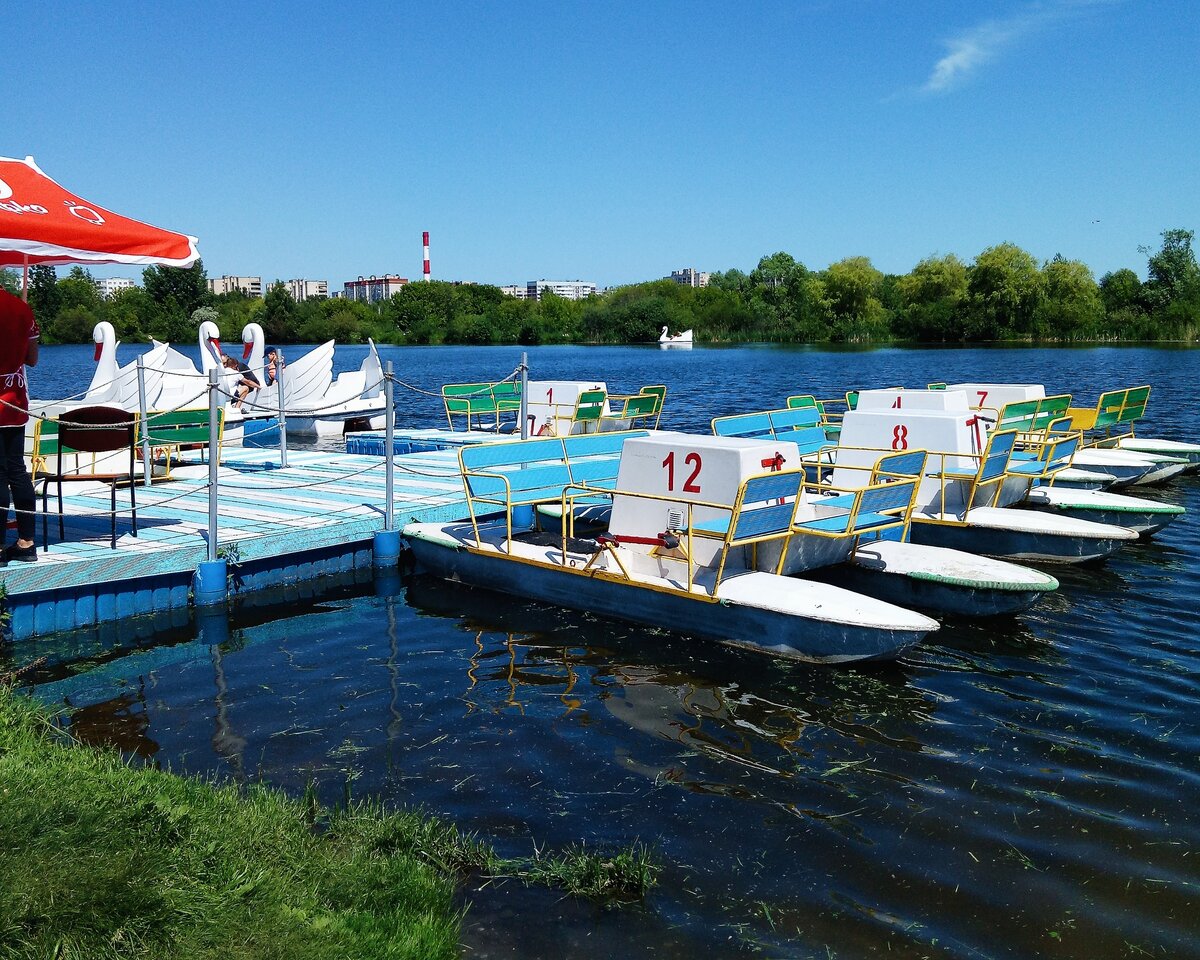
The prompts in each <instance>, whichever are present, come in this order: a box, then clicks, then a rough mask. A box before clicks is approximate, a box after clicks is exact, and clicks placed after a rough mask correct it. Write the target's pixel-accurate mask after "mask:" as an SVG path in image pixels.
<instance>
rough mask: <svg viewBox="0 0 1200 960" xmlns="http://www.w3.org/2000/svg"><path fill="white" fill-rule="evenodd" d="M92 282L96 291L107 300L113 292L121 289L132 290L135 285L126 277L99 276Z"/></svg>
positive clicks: (115, 292) (118, 291)
mask: <svg viewBox="0 0 1200 960" xmlns="http://www.w3.org/2000/svg"><path fill="white" fill-rule="evenodd" d="M92 282H93V283H94V284H96V292H97V293H99V294H100V296H102V297H103V298H104V299H105V300H108V299H109V298H110V297H112V296H113V295H114V294H117V293H120V292H121V291H122V290H132V289H133V288H134V287H136V286H137V284H136V283H134V282H133V281H132V280H130V279H129V278H128V277H100V278H98V279H95V280H93V281H92Z"/></svg>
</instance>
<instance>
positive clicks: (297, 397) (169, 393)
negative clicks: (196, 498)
mask: <svg viewBox="0 0 1200 960" xmlns="http://www.w3.org/2000/svg"><path fill="white" fill-rule="evenodd" d="M92 339H93V341H94V342H95V344H96V350H95V361H96V371H95V373H94V375H93V377H92V381H91V384H90V385H89V387H88V389H87V391H86V392H85V393H84V394H83V395H82V396H80V397H78V398H74V399H71V400H31V401H30V407H31V409H32V410H34V411H35V412H37V413H39V414H42V415H44V416H51V415H54V416H56V415H58V414H61V413H63V412H65V411H67V410H70V409H72V408H74V407H80V406H91V405H94V404H103V405H107V406H117V407H121V408H122V409H125V410H129V411H131V412H132V411H137V410H138V409H139V405H140V401H139V397H138V381H137V361H136V360H133V361H130V362H129V363H126V364H124V365H121V366H118V364H117V347H119V346H120V344H119V342H118V341H117V339H116V333H115V331H114V329H113V326H112V324H110V323H109V322H108V321H101V322H100V323H98V324H96V326H95V328H94V329H93V331H92ZM263 342H264V338H263V330H262V327H261V326H260V325H259V324H257V323H249V324H247V325H246V327H245V328H244V329H243V330H242V344H243V350H242V358H243V360H245V361H248V362H247V366H249V368H250V370H251V371H252V372H253V373H254V375H255V377H256V378H257V379H258V381H259V382H260V383H262V384H264V386H263V387H261V388H260V389H258V390H254V391H251V392H250V394H249V395H248V396H247V397H246V399H245V401H244V402H243V403H242V405H241V407H238V406H237V405H236V404H234V403H233V402H226V404H225V434H224V442H225V443H228V444H234V445H236V444H239V443H241V442H243V440H244V439H250V438H251V437H253V436H259V437H261V436H264V435H265V434H266V433H267V432H268V431H269V432H271V433H275V430H274V428H275V427H276V426H277V424H278V416H279V392H278V386H277V385H276V384H271V385H266V376H265V374H264V369H263V351H264V346H263ZM368 343H369V352H368V354H367V356H366V358H365V359H364V360H363V362H362V365H361V366H360V367H359V369H358V370H356V371H348V372H345V373H341V374H339V375H338V376H337V377H336V378H335V377H334V376H333V356H334V346H335V345H334V341H332V340H330V341H328V342H327V343H324V344H321V345H320V346H318V347H316V348H315V349H313V350H311V351H309V352H308V353H307V354H305V355H304V356H302V357H300V358H299V359H297V360H296V361H294V362H292V363H289V364H288V365H287V367H286V369H285V374H284V399H285V407H286V411H287V415H288V432H289V434H292V435H299V436H310V437H337V436H341V435H342V434H343V433H344V432H346V430H348V429H377V428H379V427H382V426H383V423H384V413H385V410H384V408H385V404H386V401H385V399H384V391H383V368H382V365H381V363H380V360H379V354H378V352H377V350H376V349H375V344H374V342H373V341H368ZM197 346H198V348H199V353H200V367H199V368H197V366H196V364H195V363H194V362H193V361H192V360H191V359H190V358H189V357H187V356H186V355H184V354H182V353H180V352H179V351H178V350H176V349H174V348H173V347H171V346H170V345H169V344H165V343H159V342H158V341H151V347H150V349H149V350H147V351H145V352H144V353H143V354H142V367H143V378H144V380H145V391H146V408H147V409H148V410H175V409H184V408H188V407H199V406H204V405H206V404H207V402H208V400H207V396H208V385H207V384H208V380H207V378H208V372H209V370H212V369H216V370H217V371H218V372H219V374H220V379H221V383H222V388H223V389H224V391H225V392H226V394H232V393H233V392H234V390H233V388H234V385H235V384H236V382H237V379H238V377H237V375H236V374H230V373H229V372H228V371H226V370H225V369H224V368H223V367H222V365H221V356H222V347H221V341H220V331H219V329H218V328H217V325H216V324H215V323H213V322H212V321H209V320H206V321H204V322H202V323H201V324H200V326H199V328H198V330H197Z"/></svg>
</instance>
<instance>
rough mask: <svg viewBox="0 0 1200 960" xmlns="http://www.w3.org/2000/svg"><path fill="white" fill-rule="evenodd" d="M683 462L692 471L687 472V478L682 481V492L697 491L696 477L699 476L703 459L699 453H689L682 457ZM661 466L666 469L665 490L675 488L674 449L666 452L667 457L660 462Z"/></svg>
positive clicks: (698, 487) (698, 486)
mask: <svg viewBox="0 0 1200 960" xmlns="http://www.w3.org/2000/svg"><path fill="white" fill-rule="evenodd" d="M683 462H684V463H685V464H687V465H688V466H691V467H692V472H691V473H689V474H688V478H687V479H686V480H684V481H683V492H684V493H699V492H700V484H699V483H697V482H696V481H697V478H699V476H700V467H701V466H702V465H703V461H701V459H700V454H698V453H689V454H688V455H687V456H686V457H684V458H683ZM662 465H663V467H664V468H665V469H666V471H667V490H668V491H673V490H674V489H675V451H674V450H672V451H671V452H670V453H668V454H667V459H666V460H664V461H663V462H662Z"/></svg>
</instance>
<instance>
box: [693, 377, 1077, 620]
mask: <svg viewBox="0 0 1200 960" xmlns="http://www.w3.org/2000/svg"><path fill="white" fill-rule="evenodd" d="M792 401H793V398H789V407H788V408H787V409H784V410H768V411H762V412H759V413H750V414H739V415H735V416H730V417H718V418H717V419H715V420H714V421H713V431H714V433H716V434H717V435H720V436H741V437H749V438H757V439H763V440H770V441H771V442H773V443H777V444H778V443H791V442H795V443H796V445H797V448H798V450H799V451H800V452H801V453H802V455H803V456H805V458H806V465H807V466H806V470H807V476H808V478H809V481H810V483H809V486H808V487H807V488H806V489H808V490H809V491H810V503H811V504H812V506H813V508H814V509H815V510H818V511H820V510H821V509H828V508H830V507H834V506H837V505H838V504H839V503H840V504H841V505H843V506H844V505H845V504H846V502H847V497H846V494H845V493H836V492H833V491H831V490H830V489H829V485H828V483H827V482H826V480H827V477H828V474H829V471H830V470H831V469H832V468H833V467H835V466H836V465H838V464H841V465H842V466H843V468H844V471H843V472H844V474H845V476H844V478H843V479H844V480H845V481H846V482H847V483H849V484H850V485H851V487H853V488H859V487H861V486H864V485H865V486H867V487H873V486H877V485H878V484H879V483H881V482H883V481H888V480H904V479H909V478H912V479H916V478H919V477H921V476H922V474H923V472H924V470H925V466H926V455H925V452H924V451H919V450H910V451H901V452H898V453H895V452H890V451H885V450H863V451H862V456H863V457H865V458H867V459H866V460H865V461H864V462H863V463H862V464H860V465H852V464H850V463H849V462H848V458H843V460H844V461H845V462H843V460H838V459H837V457H838V447H837V444H836V443H833V442H831V438H830V437H829V436H828V434H827V433H823V432H822V427H823V423H822V417H821V410H820V407H819V405H818V404H817V403H813V402H806V403H799V404H796V403H793V402H792ZM839 419H840V418H839ZM838 428H839V433H840V429H841V424H840V423H839V425H838ZM856 474H857V476H855V475H856ZM916 494H917V491H916V490H914V497H915V496H916ZM864 496H866V495H865V494H864ZM868 505H870V500H869V499H868ZM913 506H914V504H913V503H910V504H909V516H910V521H911V520H912V519H913V517H915V516H916V515H915V514H913V512H912V511H913ZM860 509H861V504H860ZM850 532H855V533H857V534H858V536H857V538H856V539H855V540H854V541H853V542H846V541H843V542H841V543H840V544H839V543H838V542H837V541H835V540H828V541H824V542H822V541H820V540H815V541H814V540H809V541H800V542H798V543H796V544H794V545H793V547H792V550H791V551H790V553H789V556H788V557H787V559H786V561H785V564H784V568H783V569H784V572H786V573H788V574H791V575H803V574H805V573H812V572H813V571H817V570H820V571H821V573H820V575H821V576H822V577H823V578H824V579H827V580H833V581H835V582H837V583H839V584H845V585H847V586H850V587H851V588H853V589H856V590H862V591H863V592H866V593H869V594H871V595H872V596H878V597H880V598H881V599H885V600H890V601H892V602H897V603H902V604H907V605H912V606H914V607H917V608H919V609H922V610H931V611H935V612H938V613H953V614H958V615H964V616H992V615H997V614H1012V613H1019V612H1020V611H1022V610H1027V609H1029V608H1030V607H1031V606H1033V605H1034V604H1035V603H1037V602H1038V601H1039V600H1041V599H1042V598H1043V597H1045V596H1046V595H1047V594H1048V593H1050V592H1051V591H1053V590H1055V589H1057V587H1058V581H1057V580H1056V579H1055V578H1054V577H1052V576H1050V575H1049V574H1047V573H1044V572H1042V571H1040V570H1033V569H1030V568H1029V567H1025V566H1021V565H1019V564H1015V563H1009V562H1007V561H1004V560H998V559H994V558H991V557H983V556H979V555H978V554H977V553H975V552H969V551H967V550H962V549H951V548H947V547H941V546H934V545H929V544H919V543H914V542H912V541H911V537H910V536H904V535H902V532H901V531H896V530H887V531H880V530H871V529H869V528H860V526H859V524H858V523H857V521H856V523H855V524H854V525H853V526H852V527H851V530H850Z"/></svg>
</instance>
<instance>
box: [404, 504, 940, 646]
mask: <svg viewBox="0 0 1200 960" xmlns="http://www.w3.org/2000/svg"><path fill="white" fill-rule="evenodd" d="M404 536H405V538H406V540H407V541H408V544H409V546H410V547H411V549H412V551H413V555H414V557H415V558H416V560H417V562H418V563H420V565H421V566H422V567H424V568H425V569H426V570H428V571H429V572H430V573H432V574H434V575H436V576H438V577H441V578H443V579H445V580H451V581H456V582H461V583H468V584H471V585H474V586H479V587H484V588H486V589H489V590H496V591H498V592H502V593H508V594H515V595H517V596H521V597H525V598H528V599H532V600H539V601H543V602H546V603H553V604H555V605H557V606H562V607H568V608H570V609H574V610H581V611H584V612H587V613H596V614H600V615H602V616H605V617H611V618H613V619H618V620H625V621H630V622H633V623H642V624H647V625H650V626H655V627H662V628H665V629H669V630H672V631H677V632H680V633H686V634H693V635H695V636H698V637H707V638H712V639H715V640H719V641H721V642H723V643H726V644H731V645H733V646H737V647H741V648H744V649H748V650H752V651H755V652H757V653H764V654H767V655H768V656H772V657H778V658H782V659H788V660H801V661H806V662H812V663H849V662H852V661H859V660H875V659H887V658H892V657H895V656H897V655H899V654H901V653H903V652H904V651H905V650H907V649H909V648H910V647H912V646H914V645H915V644H917V643H918V642H920V640H921V639H922V637H924V636H925V635H926V634H927V633H929V632H930V630H933V629H936V628H937V624H936V622H934V621H928V620H925V618H921V617H920V616H919V615H915V614H912V613H911V611H900V612H901V613H903V614H906V615H907V616H906V618H905V619H907V620H909V621H910V623H911V624H912V626H909V627H893V628H884V627H879V626H854V625H850V624H845V623H836V622H830V621H827V620H822V619H818V618H815V617H803V616H797V615H795V614H794V613H788V614H781V613H780V612H778V611H776V610H771V609H764V608H762V607H756V606H750V605H748V604H744V603H740V602H738V601H737V600H723V601H721V602H713V601H711V600H708V599H706V598H704V597H702V596H698V595H688V594H685V593H682V592H677V591H668V590H661V589H649V588H647V587H644V586H638V585H635V584H634V583H631V582H629V581H624V580H621V579H618V578H615V577H611V576H605V575H603V574H601V575H591V574H588V573H584V572H582V570H580V569H578V568H575V569H572V568H570V567H563V566H561V565H558V564H540V563H535V562H530V561H524V560H522V559H520V558H515V557H508V556H505V555H503V554H498V553H494V552H487V551H482V550H478V549H473V548H470V547H466V546H462V545H453V544H452V543H451V542H450V539H449V538H447V537H446V535H445V533H444V532H443V528H441V527H439V526H438V525H436V524H410V525H409V526H408V527H406V528H405V530H404ZM749 576H750V577H761V576H765V575H763V574H750V575H749ZM774 579H777V580H783V578H774ZM736 580H737V578H736V577H735V578H733V580H731V581H729V582H730V583H731V584H732V583H735V582H736ZM723 586H724V584H723ZM801 587H802V588H811V589H812V590H813V591H822V590H823V591H838V593H848V591H839V590H838V588H836V587H828V586H826V585H824V584H809V583H805V584H803V585H801ZM828 596H834V594H828ZM850 596H855V595H853V594H850ZM855 599H857V600H863V599H866V598H857V597H855ZM870 602H872V603H874V604H876V605H877V606H881V604H879V602H878V601H870ZM889 606H890V605H889ZM813 607H814V609H817V608H819V607H820V604H814V605H813ZM894 609H898V608H894ZM922 621H924V622H922Z"/></svg>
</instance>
